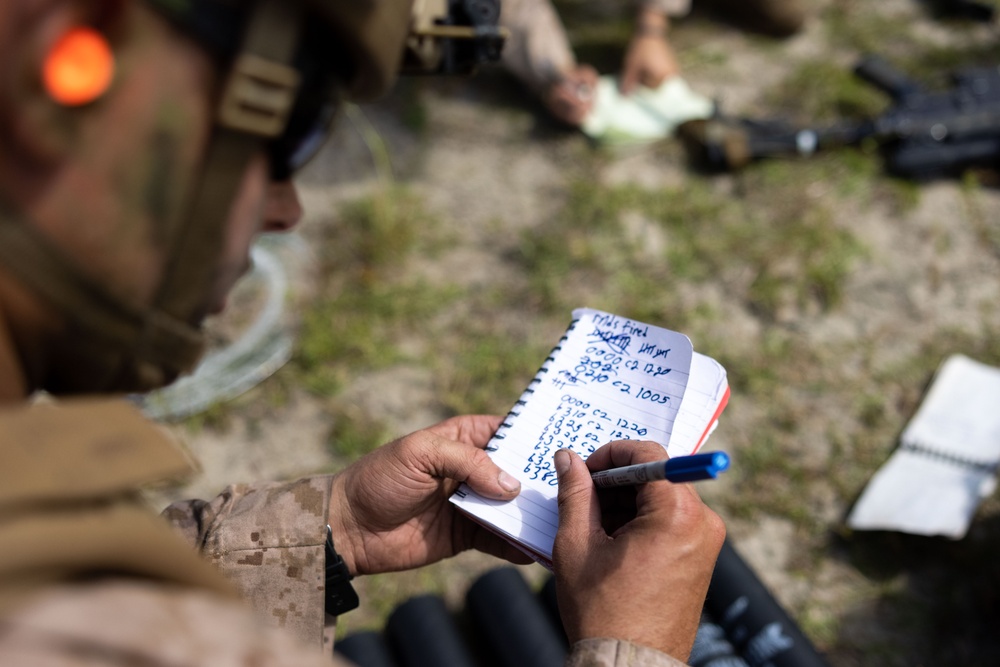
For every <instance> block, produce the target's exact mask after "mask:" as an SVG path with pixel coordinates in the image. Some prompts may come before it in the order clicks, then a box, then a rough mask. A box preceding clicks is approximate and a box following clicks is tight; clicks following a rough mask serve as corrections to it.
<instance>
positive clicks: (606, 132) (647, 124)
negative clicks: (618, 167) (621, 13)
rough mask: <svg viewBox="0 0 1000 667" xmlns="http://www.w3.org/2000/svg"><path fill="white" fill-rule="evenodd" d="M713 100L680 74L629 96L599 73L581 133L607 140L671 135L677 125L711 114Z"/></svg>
mask: <svg viewBox="0 0 1000 667" xmlns="http://www.w3.org/2000/svg"><path fill="white" fill-rule="evenodd" d="M714 106H715V105H714V104H713V102H712V100H710V99H709V98H707V97H705V96H704V95H699V94H698V93H696V92H694V91H693V90H691V88H690V87H689V86H688V84H687V82H686V81H685V80H684V79H682V78H681V77H679V76H675V77H671V78H669V79H667V80H666V81H664V82H663V83H662V84H660V86H659V87H657V88H646V87H644V86H639V87H638V88H637V89H636V90H635V91H634V92H633V93H631V94H630V95H622V94H621V92H620V91H619V90H618V79H617V77H613V76H602V77H601V78H600V79H599V80H598V83H597V90H596V91H595V92H594V106H593V108H592V109H591V110H590V113H589V114H588V115H587V118H586V119H584V121H583V125H582V126H581V129H582V130H583V132H584V134H586V135H587V136H589V137H591V138H592V139H596V140H598V141H602V142H607V143H619V144H622V143H644V142H650V141H655V140H657V139H663V138H665V137H669V136H671V135H672V134H673V132H674V130H675V129H676V128H677V126H678V125H680V124H681V123H684V122H686V121H689V120H695V119H699V118H708V117H709V116H711V115H712V112H713V109H714Z"/></svg>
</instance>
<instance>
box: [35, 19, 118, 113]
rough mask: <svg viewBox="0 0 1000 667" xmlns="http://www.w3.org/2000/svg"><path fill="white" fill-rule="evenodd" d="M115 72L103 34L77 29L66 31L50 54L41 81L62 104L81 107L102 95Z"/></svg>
mask: <svg viewBox="0 0 1000 667" xmlns="http://www.w3.org/2000/svg"><path fill="white" fill-rule="evenodd" d="M114 73H115V59H114V55H113V54H112V53H111V47H110V46H108V42H107V40H106V39H105V38H104V35H102V34H101V33H99V32H97V31H96V30H94V29H92V28H79V27H78V28H73V29H71V30H69V31H67V32H66V34H64V35H63V36H62V37H60V38H59V41H58V42H56V43H55V45H54V46H53V47H52V50H51V51H49V53H48V55H47V56H46V57H45V64H44V69H43V71H42V81H43V83H44V85H45V90H46V92H48V94H49V96H50V97H51V98H52V99H53V100H55V101H56V102H58V103H59V104H64V105H66V106H80V105H82V104H88V103H90V102H93V101H94V100H96V99H97V98H99V97H100V96H101V95H103V94H104V92H105V91H106V90H107V89H108V87H109V86H110V85H111V79H112V77H113V76H114Z"/></svg>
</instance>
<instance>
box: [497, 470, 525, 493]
mask: <svg viewBox="0 0 1000 667" xmlns="http://www.w3.org/2000/svg"><path fill="white" fill-rule="evenodd" d="M497 481H498V482H500V486H501V487H503V490H504V491H517V490H518V489H520V488H521V482H519V481H517V478H516V477H514V476H513V475H511V474H509V473H507V472H504V471H503V470H501V471H500V476H499V477H498V478H497Z"/></svg>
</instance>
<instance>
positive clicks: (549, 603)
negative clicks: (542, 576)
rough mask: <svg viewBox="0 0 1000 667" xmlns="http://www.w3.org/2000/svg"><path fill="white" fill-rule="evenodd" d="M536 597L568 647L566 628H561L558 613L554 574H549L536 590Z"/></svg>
mask: <svg viewBox="0 0 1000 667" xmlns="http://www.w3.org/2000/svg"><path fill="white" fill-rule="evenodd" d="M538 599H540V600H541V601H542V606H543V607H544V608H545V611H546V613H548V615H549V620H550V621H552V625H553V626H555V628H556V630H557V631H558V633H559V637H560V639H562V642H563V646H566V647H567V648H568V647H569V640H568V639H567V638H566V629H565V628H563V624H562V616H560V615H559V599H558V596H557V595H556V578H555V577H554V576H552V575H549V578H548V579H546V580H545V583H544V584H542V588H541V590H540V591H538Z"/></svg>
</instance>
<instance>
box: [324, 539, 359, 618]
mask: <svg viewBox="0 0 1000 667" xmlns="http://www.w3.org/2000/svg"><path fill="white" fill-rule="evenodd" d="M353 578H354V577H353V576H351V573H350V571H349V570H348V569H347V564H346V563H345V562H344V559H343V558H341V557H340V554H338V553H337V552H336V550H335V549H334V548H333V531H332V530H330V526H327V527H326V613H328V614H332V615H334V616H339V615H341V614H344V613H346V612H349V611H351V610H352V609H357V607H358V605H359V604H361V602H360V600H358V594H357V592H356V591H355V590H354V586H352V585H351V579H353Z"/></svg>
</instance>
